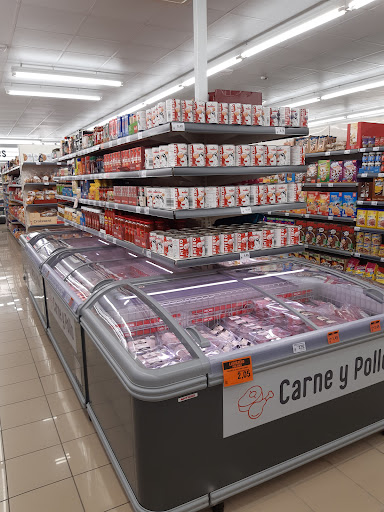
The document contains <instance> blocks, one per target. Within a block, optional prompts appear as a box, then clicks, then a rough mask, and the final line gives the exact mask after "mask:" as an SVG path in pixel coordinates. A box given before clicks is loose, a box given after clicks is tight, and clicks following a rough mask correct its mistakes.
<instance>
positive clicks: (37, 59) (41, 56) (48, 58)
mask: <svg viewBox="0 0 384 512" xmlns="http://www.w3.org/2000/svg"><path fill="white" fill-rule="evenodd" d="M60 56H61V52H60V51H58V50H42V49H40V48H27V47H24V46H23V47H12V48H11V49H10V50H9V51H8V62H10V63H17V64H43V65H48V66H54V65H55V64H56V62H57V61H58V59H59V58H60Z"/></svg>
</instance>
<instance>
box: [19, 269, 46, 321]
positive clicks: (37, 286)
mask: <svg viewBox="0 0 384 512" xmlns="http://www.w3.org/2000/svg"><path fill="white" fill-rule="evenodd" d="M24 277H25V282H26V284H27V287H28V290H29V295H30V296H31V299H32V302H33V305H34V307H35V309H36V311H37V313H38V315H39V318H40V320H41V323H42V324H43V326H44V327H45V328H47V325H48V319H47V305H46V295H45V284H44V279H43V277H42V276H41V274H40V270H39V269H38V268H36V267H35V265H34V264H33V262H31V261H30V262H29V263H27V264H25V265H24Z"/></svg>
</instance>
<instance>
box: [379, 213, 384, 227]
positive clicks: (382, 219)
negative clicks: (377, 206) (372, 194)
mask: <svg viewBox="0 0 384 512" xmlns="http://www.w3.org/2000/svg"><path fill="white" fill-rule="evenodd" d="M377 227H378V228H379V229H384V211H381V212H377Z"/></svg>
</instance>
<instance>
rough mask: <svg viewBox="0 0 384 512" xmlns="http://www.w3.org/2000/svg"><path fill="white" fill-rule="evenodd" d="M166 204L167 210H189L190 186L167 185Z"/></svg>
mask: <svg viewBox="0 0 384 512" xmlns="http://www.w3.org/2000/svg"><path fill="white" fill-rule="evenodd" d="M164 190H165V193H166V199H165V205H166V209H167V210H188V209H189V188H188V187H166V188H165V189H164Z"/></svg>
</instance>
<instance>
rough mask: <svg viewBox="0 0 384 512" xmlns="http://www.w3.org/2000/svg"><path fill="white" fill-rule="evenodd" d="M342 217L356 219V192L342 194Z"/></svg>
mask: <svg viewBox="0 0 384 512" xmlns="http://www.w3.org/2000/svg"><path fill="white" fill-rule="evenodd" d="M342 201H343V214H342V216H343V217H351V218H354V217H356V202H357V192H343V199H342Z"/></svg>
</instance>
